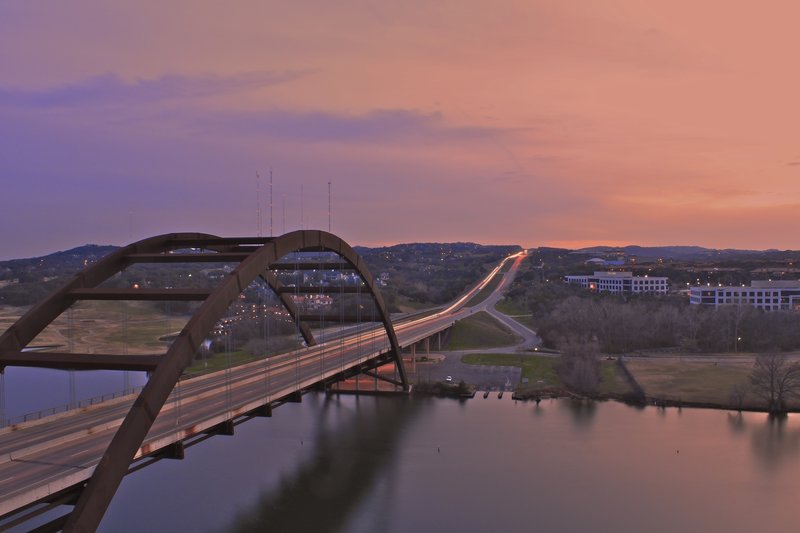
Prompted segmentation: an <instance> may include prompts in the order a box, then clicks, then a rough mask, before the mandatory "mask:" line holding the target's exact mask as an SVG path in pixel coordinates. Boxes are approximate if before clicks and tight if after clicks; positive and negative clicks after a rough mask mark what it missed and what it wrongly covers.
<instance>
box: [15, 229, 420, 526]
mask: <svg viewBox="0 0 800 533" xmlns="http://www.w3.org/2000/svg"><path fill="white" fill-rule="evenodd" d="M187 248H201V249H206V250H211V251H213V252H216V253H215V254H209V253H204V254H174V255H173V254H171V253H170V252H172V251H174V250H181V249H187ZM312 251H319V252H333V253H335V254H336V255H337V256H338V257H339V258H341V259H342V260H344V262H345V263H346V264H347V265H348V267H349V268H350V269H352V270H353V271H355V272H356V273H357V274H358V276H359V277H360V278H361V281H362V283H363V285H364V287H365V288H366V293H367V294H369V295H370V296H371V297H372V298H373V300H374V302H375V309H376V313H377V315H378V316H377V318H378V319H379V321H380V322H381V323H382V326H383V329H384V330H385V331H386V335H387V337H388V340H389V353H390V355H391V357H392V358H393V359H394V361H395V363H396V365H397V368H398V370H399V374H400V380H401V381H400V382H401V384H402V386H403V387H404V389H406V390H407V389H408V381H407V378H406V374H405V370H404V368H403V363H402V358H401V351H400V346H399V344H398V341H397V337H396V335H395V332H394V328H393V326H392V323H391V318H390V316H389V313H388V310H387V308H386V306H385V304H384V301H383V299H382V297H381V295H380V293H379V291H378V290H377V287H376V286H375V281H374V278H373V277H372V275H371V274H370V272H369V270H368V268H367V266H366V265H365V264H364V262H363V261H362V259H361V258H360V256H359V255H358V254H357V253H356V252H355V251H354V250H353V248H352V247H351V246H350V245H348V244H347V243H346V242H345V241H344V240H342V239H341V238H339V237H337V236H336V235H333V234H331V233H327V232H324V231H317V230H301V231H294V232H291V233H287V234H285V235H281V236H278V237H244V238H222V237H217V236H214V235H209V234H204V233H172V234H165V235H160V236H156V237H151V238H148V239H144V240H141V241H138V242H135V243H133V244H130V245H128V246H125V247H123V248H120V249H119V250H117V251H115V252H113V253H111V254H109V255H108V256H106V257H105V258H103V259H101V260H100V261H98V262H97V263H95V264H94V265H91V266H89V267H87V268H86V269H84V270H83V271H81V272H79V273H78V274H77V275H75V276H74V277H73V278H72V279H71V280H70V281H69V282H67V283H66V284H65V285H64V286H63V287H62V288H61V289H59V290H57V291H56V292H54V293H53V294H52V295H51V296H50V297H49V298H47V299H46V300H45V301H44V302H42V303H40V304H38V305H36V306H34V307H33V308H32V309H31V310H30V311H28V312H27V313H26V314H25V315H24V316H23V317H21V318H20V319H19V320H18V321H17V322H16V323H15V324H13V325H12V326H11V327H10V328H9V329H8V330H7V331H6V332H5V333H3V335H2V336H0V370H2V369H3V368H5V367H6V366H39V367H49V368H79V369H89V368H96V369H100V368H106V369H116V370H120V369H132V370H148V371H150V372H151V374H150V378H149V379H148V381H147V383H146V384H145V386H144V387H143V389H142V391H141V392H140V394H139V395H138V397H137V398H136V400H135V401H134V403H133V405H132V406H131V409H130V410H129V412H128V414H127V415H126V417H125V419H124V420H123V422H122V425H121V426H120V427H119V429H118V430H117V432H116V434H115V435H114V437H113V438H112V440H111V443H110V444H109V446H108V448H107V449H106V451H105V453H104V454H103V456H102V458H101V460H100V462H99V463H98V464H97V466H96V468H95V470H94V473H93V474H92V476H91V478H90V479H89V481H88V482H87V483H86V485H85V486H84V487H83V489H82V490H81V492H80V496H79V498H78V500H77V503H76V505H75V508H74V509H73V511H72V512H71V513H70V514H69V515H67V516H66V517H65V522H64V524H63V525H64V530H65V531H93V530H95V529H96V528H97V526H98V525H99V523H100V521H101V520H102V517H103V515H104V514H105V511H106V509H107V507H108V505H109V504H110V502H111V499H112V498H113V496H114V493H115V492H116V490H117V488H118V486H119V484H120V483H121V481H122V479H123V478H124V476H125V475H126V473H127V472H128V468H129V466H130V464H131V462H132V461H133V459H134V457H135V456H136V453H137V451H138V450H139V448H140V447H141V445H142V443H143V442H144V439H145V438H146V436H147V433H148V431H149V430H150V428H151V426H152V424H153V422H154V421H155V419H156V417H157V416H158V414H159V412H160V410H161V408H162V407H163V406H164V404H165V403H166V401H167V399H168V398H169V395H170V393H171V392H172V390H173V389H174V387H175V386H176V384H177V383H178V380H179V379H180V377H181V374H182V372H183V371H184V369H185V368H186V367H188V366H189V365H190V364H191V362H192V360H193V359H194V357H195V354H196V353H197V351H198V349H199V348H200V346H201V343H202V342H203V340H204V339H205V338H206V337H207V336H208V334H209V332H211V330H212V329H213V327H214V325H215V324H216V323H217V322H218V321H219V320H220V319H221V318H222V317H223V316H224V314H225V312H226V311H227V309H228V308H229V307H230V306H231V304H233V303H234V301H235V300H236V299H237V298H238V297H239V295H240V294H241V293H242V292H243V291H244V290H245V289H246V288H247V287H248V286H249V285H250V283H251V282H252V281H254V280H256V279H257V278H261V279H262V280H264V281H265V282H266V283H267V284H268V285H269V286H270V287H271V288H272V289H273V290H274V291H275V293H276V294H277V295H278V296H279V298H280V300H281V303H282V304H283V305H284V307H285V308H286V309H287V311H288V312H289V313H290V315H291V316H292V317H293V318H294V319H295V321H296V323H298V324H299V325H300V333H301V335H302V336H303V338H304V339H305V341H306V343H307V344H308V345H309V346H311V345H314V344H316V339H315V338H314V336H313V333H312V332H311V328H310V327H309V326H308V325H307V324H305V323H304V322H303V321H301V320H300V319H301V315H300V312H299V310H298V309H297V307H296V306H294V304H293V302H292V300H291V297H290V296H289V294H288V292H285V291H282V290H281V286H280V283H279V281H278V280H277V277H276V276H275V275H274V274H273V273H272V272H271V271H270V267H271V266H272V265H275V264H277V263H278V261H279V260H280V259H281V258H284V257H286V256H287V255H289V254H292V253H295V252H312ZM201 255H202V256H203V257H200V256H201ZM214 260H216V262H222V261H223V260H227V261H234V262H238V265H237V267H236V268H235V269H234V270H233V271H232V272H231V273H230V274H228V275H227V276H225V277H224V278H223V279H222V280H221V282H220V283H219V284H218V285H217V286H216V287H215V288H213V289H212V290H210V291H203V290H194V289H102V288H98V286H99V285H100V284H101V283H103V282H104V281H106V280H107V279H109V278H110V277H111V276H113V275H115V274H117V273H119V272H121V271H122V270H124V269H125V268H127V267H128V266H130V265H131V264H134V263H160V262H201V261H206V262H213V261H214ZM83 299H86V300H92V299H95V300H96V299H101V300H102V299H104V300H140V299H147V300H175V299H177V300H197V301H202V304H201V305H200V307H199V309H197V311H196V312H195V313H194V314H193V315H192V316H191V318H190V319H189V321H188V322H187V323H186V325H185V326H184V328H183V329H182V330H181V332H180V334H179V335H178V336H177V337H176V338H175V339H174V340H173V342H172V344H171V345H170V346H169V348H168V350H167V352H166V354H164V355H163V356H124V355H113V354H106V355H103V354H72V353H45V352H39V353H31V352H23V349H24V348H25V347H26V346H27V345H28V343H30V342H31V341H33V340H34V339H35V338H36V336H37V335H38V334H39V333H41V331H43V330H44V329H45V328H46V327H47V326H48V325H49V324H50V323H52V322H53V321H54V320H55V319H56V318H58V317H59V316H60V315H61V314H62V313H63V312H65V311H66V310H67V309H68V308H69V307H70V306H71V305H72V304H74V303H75V302H76V301H79V300H83Z"/></svg>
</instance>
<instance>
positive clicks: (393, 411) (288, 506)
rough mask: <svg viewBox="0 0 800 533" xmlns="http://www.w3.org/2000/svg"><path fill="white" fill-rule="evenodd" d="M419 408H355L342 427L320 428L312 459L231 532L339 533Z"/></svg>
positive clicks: (398, 404) (406, 404)
mask: <svg viewBox="0 0 800 533" xmlns="http://www.w3.org/2000/svg"><path fill="white" fill-rule="evenodd" d="M331 401H332V400H331V398H327V399H326V403H325V405H324V407H323V409H327V408H329V407H330V403H331ZM423 405H424V402H421V401H417V400H413V399H406V400H405V401H383V402H381V401H380V400H376V402H374V403H373V402H366V403H365V404H364V405H362V404H360V403H356V404H355V411H354V412H353V413H350V415H351V416H350V417H349V420H348V421H347V422H346V425H345V427H336V428H328V427H325V426H324V425H320V426H319V430H318V432H317V435H316V437H315V439H314V446H315V448H314V452H313V454H312V456H311V457H310V458H309V459H308V460H307V461H305V462H304V463H303V464H302V465H301V466H300V467H299V468H298V469H297V471H295V472H293V473H292V474H291V475H290V476H286V477H284V478H283V479H282V481H281V483H280V485H279V486H278V487H277V489H276V490H275V491H274V492H272V493H269V494H265V495H264V496H262V497H261V498H260V499H259V501H257V502H256V504H255V505H253V506H251V507H250V508H249V509H247V510H245V511H244V512H243V513H241V514H239V516H237V518H236V520H235V522H234V523H233V524H232V526H231V529H232V530H233V531H238V532H242V533H243V532H247V531H265V530H270V531H341V530H342V528H343V527H344V526H346V525H347V521H348V519H350V518H351V516H352V514H353V512H354V511H355V507H356V506H357V505H358V504H360V503H362V502H363V501H364V500H365V499H366V497H367V495H368V494H369V493H370V492H371V491H373V490H375V484H376V482H377V480H378V479H379V478H381V477H382V475H384V474H385V471H386V469H387V468H391V464H392V462H393V461H394V459H395V455H396V452H397V448H398V446H399V442H400V439H401V438H402V435H403V433H404V431H405V430H406V428H407V427H408V425H409V423H410V422H411V420H412V419H413V417H414V415H415V414H416V413H417V412H418V411H419V409H420V408H421V407H422V406H423ZM323 413H324V411H323ZM309 509H313V512H309ZM377 512H380V510H378V511H377Z"/></svg>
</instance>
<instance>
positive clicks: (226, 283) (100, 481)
mask: <svg viewBox="0 0 800 533" xmlns="http://www.w3.org/2000/svg"><path fill="white" fill-rule="evenodd" d="M309 255H311V258H310V260H309ZM221 263H229V264H234V265H236V266H235V267H234V268H230V272H229V273H228V274H227V275H226V276H224V277H223V278H222V279H221V280H220V281H219V282H218V284H217V285H216V287H213V288H211V289H207V288H197V287H183V288H175V287H160V288H151V287H144V288H139V287H122V288H119V287H115V286H114V284H113V279H114V276H115V275H117V274H118V273H120V272H122V271H124V270H125V269H127V268H129V267H131V266H132V265H137V264H173V265H174V264H182V265H185V264H205V265H208V264H221ZM499 270H500V267H497V268H496V269H495V270H494V271H492V273H490V275H489V276H487V277H486V278H485V279H484V280H483V281H482V283H480V284H478V286H476V287H474V288H473V289H472V290H471V291H470V292H469V293H467V294H466V295H464V296H463V297H462V298H460V299H459V300H458V301H456V302H455V303H453V304H452V305H450V306H449V307H448V308H446V309H443V310H438V311H437V312H433V313H431V314H427V315H423V316H416V317H414V316H410V317H405V318H403V319H401V320H396V321H395V323H394V324H393V323H392V320H391V318H390V316H389V314H388V312H387V310H386V308H385V306H384V303H383V300H382V298H381V296H380V294H379V293H378V291H377V289H376V287H375V285H374V278H373V277H372V276H371V274H370V273H369V271H368V270H367V268H366V266H365V265H364V264H363V262H362V261H361V259H360V258H359V257H358V255H357V254H356V253H355V252H354V251H353V250H352V248H351V247H350V246H349V245H347V243H345V242H344V241H342V240H341V239H339V238H338V237H336V236H335V235H332V234H329V233H325V232H320V231H297V232H293V233H289V234H286V235H283V236H281V237H275V238H262V237H258V238H219V237H214V236H211V235H204V234H171V235H163V236H159V237H153V238H150V239H145V240H143V241H139V242H137V243H134V244H132V245H130V246H127V247H125V248H122V249H120V250H118V251H116V252H114V253H113V254H111V255H109V256H108V257H106V258H104V259H103V260H101V261H99V262H98V263H96V264H94V265H92V266H90V267H88V268H87V269H85V270H84V271H82V272H81V273H79V274H78V275H77V276H75V278H73V279H72V280H71V281H70V282H69V283H68V284H67V285H66V286H64V287H63V288H62V289H60V290H59V291H57V292H56V293H54V294H53V295H51V296H50V297H49V298H48V299H47V300H46V301H45V302H43V303H41V304H39V305H37V306H35V307H34V308H33V309H31V310H30V311H29V312H28V313H26V314H25V316H23V317H22V318H21V319H20V320H19V321H18V322H17V323H15V324H14V325H13V326H12V327H11V328H9V329H8V330H7V331H6V332H5V333H4V334H3V335H2V336H0V367H6V366H30V367H45V368H61V369H112V370H146V371H148V372H149V373H150V376H149V379H148V381H147V384H146V385H145V387H144V388H143V389H142V391H141V392H140V393H139V394H138V395H130V396H127V397H124V398H119V399H116V400H113V401H109V402H104V403H102V404H99V405H96V406H92V407H89V408H84V409H80V410H75V411H70V412H68V413H63V414H60V415H58V416H53V417H47V418H44V419H42V420H40V421H36V422H31V423H27V424H26V423H23V424H18V425H16V426H12V427H9V428H4V429H2V430H0V480H1V481H0V494H1V495H2V502H1V503H0V517H2V518H3V520H4V521H3V522H1V524H2V525H3V526H8V525H11V524H15V523H24V522H25V521H27V520H29V519H31V518H33V517H36V516H38V515H40V514H41V513H45V512H54V511H53V510H54V509H57V508H61V506H74V507H72V508H71V510H69V511H67V512H66V513H64V514H62V515H61V516H60V517H58V518H56V519H54V520H53V521H51V522H50V523H49V526H48V527H49V528H50V529H51V530H56V529H60V528H64V529H65V530H70V531H92V530H94V529H96V527H97V525H98V524H99V522H100V520H101V519H102V517H103V514H104V513H105V510H106V508H107V507H108V504H109V503H110V501H111V499H112V498H113V495H114V493H115V492H116V489H117V487H118V486H119V484H120V483H121V481H122V479H123V477H124V476H125V475H126V474H127V473H128V472H129V471H131V470H132V469H138V468H141V467H143V466H146V465H147V464H150V463H152V462H154V461H157V460H159V459H161V458H165V457H169V458H181V457H182V456H183V450H184V448H185V447H186V446H189V445H192V444H196V443H198V442H200V441H202V440H204V439H206V438H208V437H209V436H211V435H214V434H219V433H223V434H232V433H233V428H234V426H235V425H236V424H238V423H240V422H243V421H246V420H249V419H250V418H253V417H256V416H270V415H271V413H272V408H273V407H275V406H278V405H281V404H282V403H285V402H287V401H300V398H301V396H302V394H303V392H305V391H307V390H310V389H312V388H314V389H324V388H327V387H330V386H331V385H332V384H334V383H338V382H340V381H341V380H344V379H348V378H350V377H353V376H359V375H364V374H366V375H368V376H369V377H370V378H371V379H374V380H376V381H377V380H381V381H383V382H385V383H388V384H390V385H392V386H393V387H395V388H397V389H401V390H405V391H407V390H408V388H409V385H408V380H407V377H406V372H405V368H404V366H403V361H402V358H401V350H402V348H403V347H412V348H413V346H414V345H415V343H418V342H420V341H422V340H424V339H428V338H430V337H431V336H433V335H436V334H437V333H440V332H441V331H443V330H445V329H447V328H449V327H450V326H451V325H452V324H453V323H454V321H455V320H458V319H459V318H462V317H463V316H464V315H465V314H467V313H469V311H468V310H467V309H465V308H464V306H465V302H467V301H469V298H470V297H471V296H472V295H474V294H475V293H476V292H477V291H479V290H480V289H481V288H482V287H483V286H485V285H486V284H487V283H488V282H489V280H490V279H491V278H492V277H493V276H494V275H495V274H497V273H498V272H499ZM303 271H312V272H316V271H335V272H349V273H350V278H353V277H356V278H357V279H358V282H357V283H355V284H352V283H347V284H346V283H345V282H344V281H340V282H339V283H338V284H337V283H336V282H334V283H330V282H323V281H320V282H319V284H314V285H310V284H307V283H304V280H305V279H307V278H306V276H302V275H297V273H298V272H303ZM287 272H293V273H294V274H293V275H292V276H290V277H289V278H287V276H286V273H287ZM287 279H291V280H292V282H291V283H286V280H287ZM315 279H316V278H315ZM338 279H339V280H344V279H346V276H339V277H338ZM110 281H111V282H110ZM259 283H260V284H261V285H262V286H263V285H265V286H268V287H269V288H270V289H271V290H272V291H273V293H274V294H275V295H277V298H278V299H279V300H280V303H281V304H282V305H283V307H284V308H285V309H286V311H287V313H288V314H289V316H290V317H291V319H292V320H293V322H294V324H295V326H296V328H297V331H298V332H299V334H300V335H301V336H302V338H303V340H304V347H302V348H298V349H295V350H292V351H290V352H285V353H269V352H268V351H267V348H266V346H268V345H269V343H268V342H266V341H267V340H268V339H266V338H265V343H264V346H265V348H264V353H262V356H261V357H260V358H259V359H256V360H254V361H251V362H248V363H245V364H241V365H238V366H233V365H231V364H230V357H229V358H228V366H227V367H226V368H225V369H224V370H220V371H218V372H213V373H208V374H205V375H203V376H200V377H197V378H193V379H188V380H184V381H181V377H182V374H183V372H184V370H185V369H186V368H187V367H188V366H190V365H191V364H192V362H193V361H194V360H195V358H196V356H197V355H198V353H199V351H200V350H201V348H202V347H203V345H204V344H205V345H207V339H208V336H209V334H211V332H213V331H215V330H217V331H219V330H220V326H219V325H220V321H221V320H222V319H224V317H226V313H227V312H228V310H229V309H230V307H231V305H233V304H235V303H237V302H239V301H240V300H241V298H242V297H243V295H244V294H245V293H246V292H247V291H248V289H249V288H251V287H252V286H253V284H259ZM306 294H314V295H320V294H321V295H326V296H328V297H330V298H331V299H338V300H339V302H338V313H330V312H326V311H325V310H324V309H322V308H320V311H319V312H315V313H307V312H305V311H304V309H302V308H301V307H299V306H298V305H296V303H297V302H299V301H301V298H300V297H301V295H306ZM84 301H110V302H120V301H159V302H174V301H180V302H187V301H188V302H192V301H194V302H201V304H200V305H199V307H198V308H197V309H196V310H195V311H194V313H193V314H192V316H191V318H190V319H189V321H188V322H187V323H186V325H185V327H184V328H183V329H182V330H181V332H180V334H179V335H177V336H176V337H174V339H172V340H171V344H170V346H169V349H168V350H167V351H166V353H164V354H158V355H152V354H145V355H136V354H133V353H128V351H127V349H126V350H125V351H124V353H122V354H96V353H74V352H73V351H67V352H46V351H45V352H27V351H24V350H25V348H26V346H28V345H29V343H31V342H32V341H34V339H35V338H36V337H37V335H39V334H40V333H41V332H42V331H43V330H44V329H45V328H46V327H47V326H48V325H50V324H51V323H53V321H54V320H56V319H58V318H59V316H61V315H62V314H63V313H65V312H68V310H69V309H70V308H71V307H72V306H73V305H75V304H76V303H78V302H84ZM254 307H255V306H254ZM259 307H264V308H266V306H259ZM266 322H267V321H266V319H265V320H264V323H265V324H266ZM312 324H315V325H322V326H323V327H324V326H325V325H327V326H328V327H329V328H330V326H331V325H335V324H338V325H339V326H340V329H339V333H338V334H328V335H327V338H326V339H325V341H324V342H318V339H317V338H316V337H315V335H314V331H313V330H312V327H311V325H312ZM345 324H348V327H346V328H345V326H344V325H345ZM222 329H224V328H222ZM266 332H267V326H266V325H265V333H266ZM226 351H227V352H228V353H230V352H231V351H232V350H231V348H230V347H228V348H227V350H226ZM386 365H392V366H393V371H389V372H386V371H379V369H380V368H381V367H384V366H386ZM67 509H69V508H68V507H67Z"/></svg>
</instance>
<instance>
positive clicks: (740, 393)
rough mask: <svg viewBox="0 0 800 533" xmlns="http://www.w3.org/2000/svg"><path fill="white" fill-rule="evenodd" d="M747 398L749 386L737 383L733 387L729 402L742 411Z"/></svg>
mask: <svg viewBox="0 0 800 533" xmlns="http://www.w3.org/2000/svg"><path fill="white" fill-rule="evenodd" d="M745 397H747V385H745V384H744V383H736V384H735V385H732V386H731V390H730V394H729V395H728V400H729V401H730V402H731V405H732V406H733V407H735V408H736V409H737V410H739V411H741V410H742V406H743V405H744V399H745Z"/></svg>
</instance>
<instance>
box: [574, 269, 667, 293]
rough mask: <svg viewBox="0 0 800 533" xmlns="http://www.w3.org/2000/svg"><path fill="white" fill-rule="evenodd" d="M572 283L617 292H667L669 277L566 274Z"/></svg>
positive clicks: (597, 273)
mask: <svg viewBox="0 0 800 533" xmlns="http://www.w3.org/2000/svg"><path fill="white" fill-rule="evenodd" d="M564 281H565V282H566V283H569V284H571V285H580V286H581V287H583V288H584V289H589V290H590V291H596V292H611V293H615V294H667V292H668V290H669V278H665V277H651V276H634V275H633V273H632V272H595V273H594V274H593V275H583V276H564Z"/></svg>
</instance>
